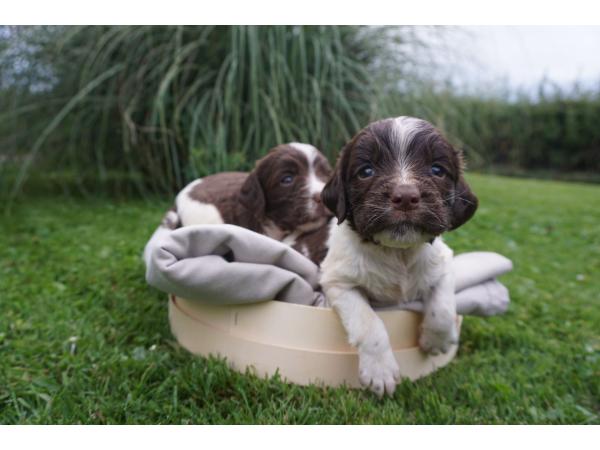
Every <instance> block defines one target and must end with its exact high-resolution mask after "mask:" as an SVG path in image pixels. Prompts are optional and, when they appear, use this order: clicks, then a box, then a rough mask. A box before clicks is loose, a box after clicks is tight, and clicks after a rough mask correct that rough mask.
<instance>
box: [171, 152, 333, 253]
mask: <svg viewBox="0 0 600 450" xmlns="http://www.w3.org/2000/svg"><path fill="white" fill-rule="evenodd" d="M330 175H331V166H330V165H329V162H328V161H327V159H326V158H325V156H323V154H322V153H321V152H319V151H318V150H317V149H316V148H315V147H313V146H312V145H308V144H300V143H297V142H292V143H289V144H282V145H278V146H277V147H275V148H273V149H271V150H270V151H269V153H268V154H267V155H266V156H265V157H263V158H262V159H260V160H259V161H257V163H256V166H255V168H254V170H253V171H252V172H250V173H244V172H224V173H218V174H215V175H210V176H207V177H205V178H201V179H198V180H195V181H193V182H191V183H190V184H188V185H187V186H186V187H185V188H184V189H183V190H182V191H181V192H180V193H179V194H178V195H177V197H176V199H175V207H174V208H172V209H171V210H170V211H169V212H167V214H166V215H165V217H164V219H163V221H162V224H161V226H162V227H165V228H169V229H175V228H178V227H180V226H189V225H199V224H221V223H228V224H233V225H238V226H241V227H245V228H248V229H250V230H252V231H255V232H257V233H261V234H264V235H267V236H269V237H271V238H273V239H276V240H278V241H282V242H283V243H285V244H288V245H290V246H292V247H293V248H294V249H296V250H298V251H300V252H301V253H303V254H304V255H305V256H307V257H308V258H311V259H312V260H313V261H315V262H317V260H318V259H319V258H322V254H321V253H319V254H317V253H318V250H317V249H316V248H315V249H313V246H311V245H308V244H309V243H310V241H311V239H310V238H301V237H302V236H303V235H304V234H306V233H310V232H312V231H315V230H317V229H319V228H320V227H322V226H323V225H324V224H326V223H327V221H328V220H329V219H330V218H331V217H332V214H331V212H330V211H329V210H328V209H327V208H325V207H324V206H323V204H322V202H321V190H322V189H323V186H325V182H326V181H327V180H328V179H329V177H330ZM311 249H312V250H313V251H312V252H311ZM319 262H320V261H319Z"/></svg>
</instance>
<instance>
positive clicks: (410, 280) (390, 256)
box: [321, 223, 452, 305]
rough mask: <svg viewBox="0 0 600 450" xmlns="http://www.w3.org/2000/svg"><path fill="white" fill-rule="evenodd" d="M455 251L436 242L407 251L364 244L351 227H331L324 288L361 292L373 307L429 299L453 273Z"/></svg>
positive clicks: (322, 281)
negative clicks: (340, 288)
mask: <svg viewBox="0 0 600 450" xmlns="http://www.w3.org/2000/svg"><path fill="white" fill-rule="evenodd" d="M451 262H452V250H450V248H449V247H448V246H447V245H446V244H445V243H444V242H443V241H442V239H441V238H436V239H435V240H434V241H433V243H432V244H428V243H425V244H421V245H419V246H416V247H413V248H408V249H397V248H389V247H384V246H381V245H376V244H373V243H370V242H364V241H363V240H362V239H361V238H360V237H359V236H358V235H357V234H356V233H355V232H354V231H353V230H352V229H351V228H350V227H349V226H348V225H347V223H342V224H341V225H335V224H332V226H331V230H330V238H329V251H328V253H327V256H326V258H325V260H324V261H323V263H322V264H321V268H322V277H321V284H322V286H323V287H324V288H325V290H327V288H328V287H329V286H337V287H342V286H343V287H344V288H355V287H356V288H359V289H361V290H362V291H364V293H365V294H366V295H367V296H368V298H369V300H370V302H371V303H372V304H374V305H392V304H398V303H403V302H408V301H414V300H421V299H423V298H425V297H427V296H428V295H429V293H430V291H431V289H432V288H433V287H434V286H436V284H437V283H438V281H439V280H440V279H441V278H442V277H443V276H444V275H445V274H447V273H448V272H450V271H451Z"/></svg>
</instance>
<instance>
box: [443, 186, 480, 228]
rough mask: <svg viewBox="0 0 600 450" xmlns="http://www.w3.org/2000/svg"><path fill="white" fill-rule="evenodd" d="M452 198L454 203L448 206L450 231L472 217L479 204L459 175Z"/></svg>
mask: <svg viewBox="0 0 600 450" xmlns="http://www.w3.org/2000/svg"><path fill="white" fill-rule="evenodd" d="M453 198H454V202H453V203H452V204H451V206H450V208H451V209H450V215H451V221H450V229H451V230H455V229H456V228H458V227H460V226H461V225H463V224H464V223H466V222H467V221H468V220H469V219H470V218H471V217H473V214H475V211H476V210H477V205H478V204H479V200H478V199H477V197H476V196H475V194H473V191H471V188H470V187H469V185H468V184H467V182H466V181H465V179H464V177H463V176H462V175H460V177H459V178H458V182H457V183H456V188H455V191H454V196H453Z"/></svg>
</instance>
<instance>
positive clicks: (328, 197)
mask: <svg viewBox="0 0 600 450" xmlns="http://www.w3.org/2000/svg"><path fill="white" fill-rule="evenodd" d="M349 146H350V144H348V145H346V146H345V147H344V148H343V149H342V151H341V152H340V156H339V158H338V160H337V163H336V165H335V169H334V171H333V176H332V177H331V178H330V179H329V181H328V182H327V184H326V185H325V187H324V188H323V191H322V192H321V201H322V202H323V204H324V205H325V206H327V208H328V209H329V210H330V211H331V212H332V213H333V214H335V216H336V217H337V219H338V225H339V224H340V223H342V222H343V221H344V220H346V217H347V215H348V209H349V205H348V199H347V198H346V187H345V185H344V173H346V166H347V160H348V154H349V152H350V150H349V149H348V147H349Z"/></svg>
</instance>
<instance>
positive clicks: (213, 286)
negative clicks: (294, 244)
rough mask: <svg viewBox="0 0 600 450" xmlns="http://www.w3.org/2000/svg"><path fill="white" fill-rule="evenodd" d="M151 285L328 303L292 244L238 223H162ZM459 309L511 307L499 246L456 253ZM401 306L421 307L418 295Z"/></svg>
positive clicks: (248, 298)
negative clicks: (496, 250)
mask: <svg viewBox="0 0 600 450" xmlns="http://www.w3.org/2000/svg"><path fill="white" fill-rule="evenodd" d="M144 261H145V263H146V280H147V282H148V284H150V285H151V286H153V287H155V288H157V289H159V290H161V291H163V292H166V293H169V294H174V295H176V296H178V297H182V298H185V299H187V300H193V301H200V302H205V303H210V304H219V305H227V304H243V303H255V302H261V301H267V300H280V301H284V302H291V303H299V304H304V305H314V306H326V301H325V298H324V296H323V294H322V293H321V292H320V291H319V284H318V280H319V268H318V266H316V265H315V264H314V263H313V262H312V261H310V260H309V259H308V258H306V257H305V256H304V255H302V254H300V253H298V252H297V251H295V250H294V249H292V248H291V247H289V246H287V245H285V244H283V243H281V242H279V241H276V240H274V239H271V238H269V237H267V236H264V235H261V234H258V233H255V232H253V231H250V230H247V229H245V228H241V227H238V226H235V225H227V224H223V225H195V226H189V227H183V228H179V229H176V230H168V229H165V228H159V229H158V230H157V231H156V232H155V233H154V234H153V235H152V237H151V238H150V240H149V241H148V243H147V244H146V247H145V249H144ZM453 263H454V272H455V277H456V302H457V312H458V313H459V314H471V315H479V316H490V315H495V314H501V313H503V312H504V311H506V309H507V308H508V304H509V301H510V299H509V294H508V290H507V289H506V288H505V287H504V286H503V285H502V284H501V283H500V282H499V281H497V280H496V278H497V277H498V276H500V275H502V274H504V273H506V272H508V271H510V270H511V269H512V263H511V261H510V260H509V259H507V258H505V257H504V256H502V255H499V254H497V253H492V252H472V253H464V254H461V255H457V256H455V258H454V262H453ZM397 308H402V309H408V310H412V311H421V310H422V303H421V302H419V301H413V302H410V303H406V304H403V305H400V306H398V307H397Z"/></svg>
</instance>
